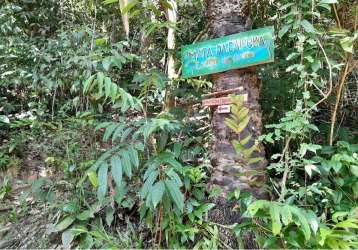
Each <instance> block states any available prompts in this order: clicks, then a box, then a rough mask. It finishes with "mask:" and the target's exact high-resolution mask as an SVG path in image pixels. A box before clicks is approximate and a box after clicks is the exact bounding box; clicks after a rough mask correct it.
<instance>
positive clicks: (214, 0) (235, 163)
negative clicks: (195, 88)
mask: <svg viewBox="0 0 358 250" xmlns="http://www.w3.org/2000/svg"><path fill="white" fill-rule="evenodd" d="M207 19H208V21H209V32H210V35H211V36H212V37H221V36H225V35H230V34H233V33H239V32H243V31H246V30H249V29H251V19H250V1H248V0H241V1H240V0H226V1H221V0H208V1H207ZM212 80H213V85H214V91H215V92H217V91H223V90H229V89H234V88H239V87H241V90H240V91H238V92H237V93H235V94H237V95H244V96H245V99H246V102H245V106H246V107H247V108H248V109H249V113H248V115H249V117H250V121H249V123H248V125H247V126H246V127H245V129H243V131H242V132H241V133H239V134H237V133H235V132H234V131H233V130H232V129H231V128H229V127H228V126H227V125H226V122H225V120H226V119H227V118H228V117H229V115H228V114H220V113H218V111H217V110H215V111H214V114H213V119H212V127H213V133H214V143H213V149H212V151H213V153H212V163H213V167H214V171H213V175H212V179H211V184H212V185H218V186H219V187H221V188H222V189H223V190H224V192H222V196H223V197H226V196H227V194H228V193H229V192H231V191H234V190H236V189H240V190H241V191H249V192H251V193H252V194H253V196H254V197H256V198H264V197H265V190H264V182H265V174H264V169H265V167H266V160H265V153H264V149H263V147H262V145H259V144H257V150H256V151H255V152H253V153H252V155H251V157H253V158H255V159H259V158H261V160H259V161H256V162H254V163H250V161H247V160H246V159H243V157H241V156H240V154H237V152H236V150H235V148H234V146H233V144H232V142H233V141H234V140H242V139H243V138H248V136H249V135H251V139H250V140H249V141H248V142H247V143H245V145H244V148H250V147H252V146H253V145H254V144H255V143H257V142H256V139H257V138H258V136H260V134H261V127H262V121H261V108H260V104H259V94H260V88H259V81H258V78H257V74H256V70H255V68H247V69H243V70H230V71H227V72H223V73H217V74H214V75H212ZM217 205H218V206H217V209H215V210H213V213H212V214H211V217H213V220H217V221H220V222H226V223H227V224H230V223H233V222H237V220H238V215H237V214H236V213H233V212H232V209H231V208H230V207H227V206H228V204H226V201H225V199H222V198H219V199H218V200H217ZM225 207H227V209H225Z"/></svg>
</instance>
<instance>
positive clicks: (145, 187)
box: [140, 170, 159, 198]
mask: <svg viewBox="0 0 358 250" xmlns="http://www.w3.org/2000/svg"><path fill="white" fill-rule="evenodd" d="M158 175H159V172H158V171H157V170H155V171H152V172H151V173H150V174H149V175H148V178H147V179H146V180H145V182H144V185H143V187H142V189H141V191H140V194H141V196H142V198H145V197H147V195H148V193H149V190H150V189H151V187H152V185H153V183H154V182H155V181H156V179H157V177H158Z"/></svg>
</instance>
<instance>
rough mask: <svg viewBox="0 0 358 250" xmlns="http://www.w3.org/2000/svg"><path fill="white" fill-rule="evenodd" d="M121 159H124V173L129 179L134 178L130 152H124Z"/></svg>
mask: <svg viewBox="0 0 358 250" xmlns="http://www.w3.org/2000/svg"><path fill="white" fill-rule="evenodd" d="M121 156H122V157H121V158H122V168H123V171H124V173H125V174H126V175H127V176H128V178H132V164H131V160H130V157H129V152H128V151H126V150H123V151H122V152H121Z"/></svg>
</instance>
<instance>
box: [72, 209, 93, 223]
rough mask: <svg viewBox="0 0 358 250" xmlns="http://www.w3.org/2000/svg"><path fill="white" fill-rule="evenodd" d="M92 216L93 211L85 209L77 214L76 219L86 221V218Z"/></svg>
mask: <svg viewBox="0 0 358 250" xmlns="http://www.w3.org/2000/svg"><path fill="white" fill-rule="evenodd" d="M93 217H94V215H93V211H91V210H85V211H83V212H82V213H80V214H79V215H77V217H76V218H77V219H78V220H81V221H86V220H88V219H90V218H93Z"/></svg>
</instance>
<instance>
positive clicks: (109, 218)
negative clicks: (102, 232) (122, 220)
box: [106, 206, 114, 227]
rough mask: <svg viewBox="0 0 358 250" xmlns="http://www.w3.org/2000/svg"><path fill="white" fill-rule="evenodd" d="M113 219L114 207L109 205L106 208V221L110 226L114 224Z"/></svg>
mask: <svg viewBox="0 0 358 250" xmlns="http://www.w3.org/2000/svg"><path fill="white" fill-rule="evenodd" d="M113 220H114V209H113V208H112V207H110V206H109V207H107V208H106V223H107V225H108V226H109V227H110V226H111V225H112V222H113Z"/></svg>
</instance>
